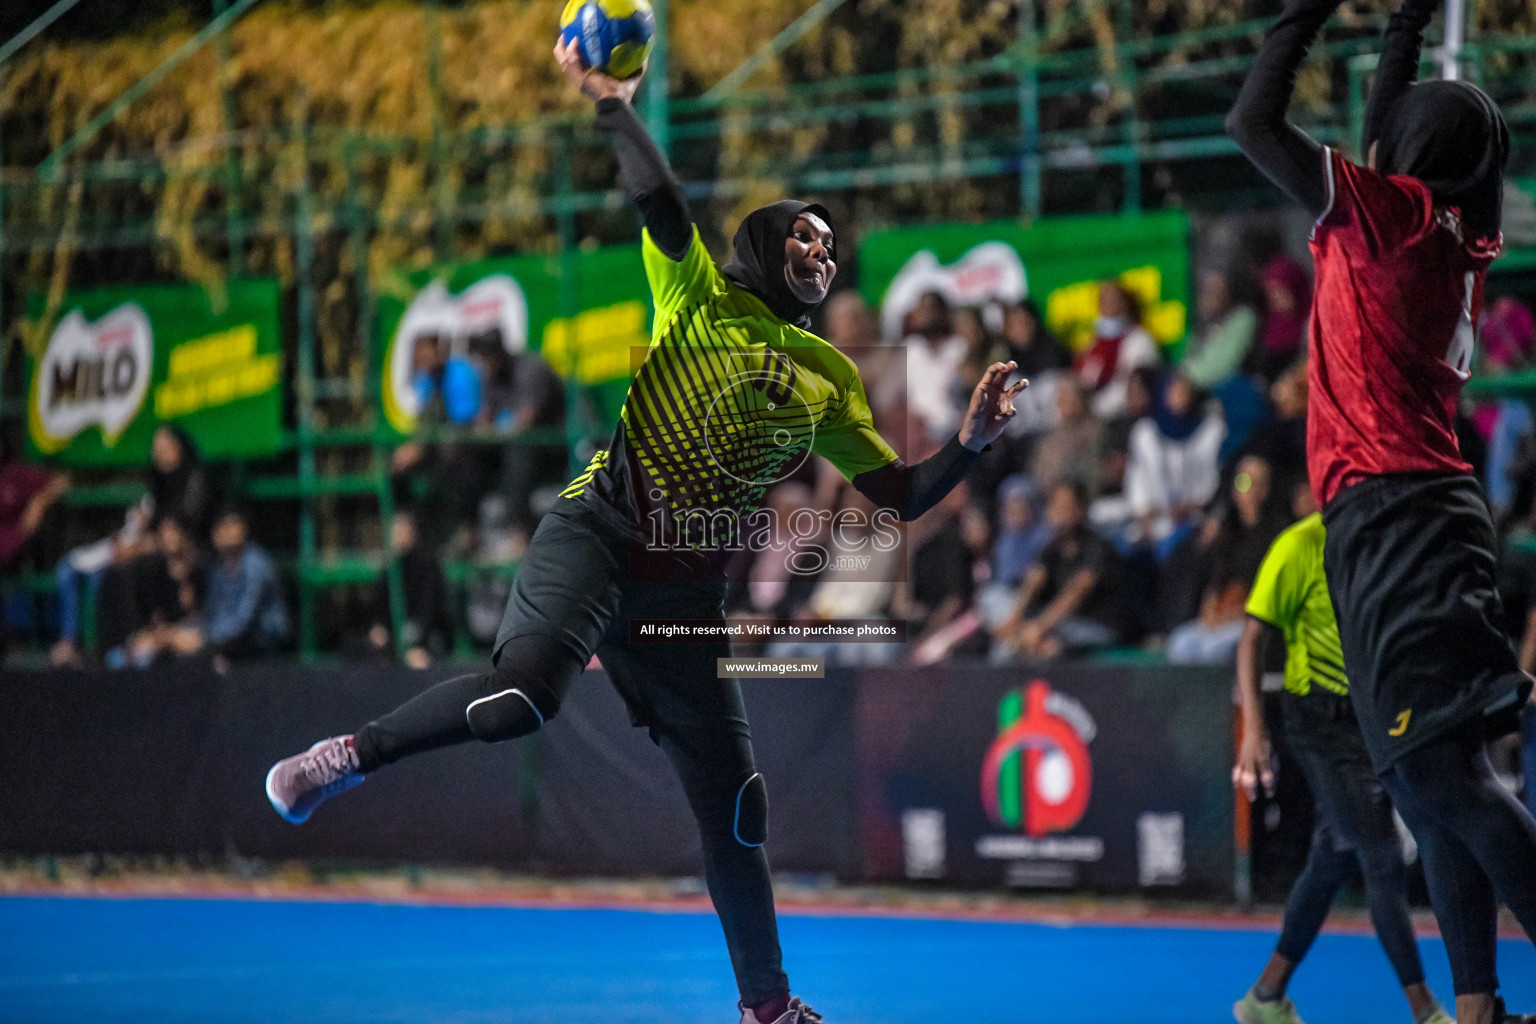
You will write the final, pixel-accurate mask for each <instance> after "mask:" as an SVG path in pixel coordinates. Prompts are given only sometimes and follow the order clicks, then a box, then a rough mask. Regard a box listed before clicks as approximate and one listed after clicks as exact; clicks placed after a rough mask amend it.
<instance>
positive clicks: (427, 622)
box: [368, 511, 453, 669]
mask: <svg viewBox="0 0 1536 1024" xmlns="http://www.w3.org/2000/svg"><path fill="white" fill-rule="evenodd" d="M389 543H390V547H391V549H393V551H394V553H395V558H397V559H398V560H399V562H400V583H401V586H402V587H403V589H404V591H405V593H404V598H405V622H404V624H403V639H404V641H405V664H406V665H408V666H410V667H411V668H414V669H425V668H430V667H431V665H432V661H433V659H434V658H441V657H442V656H443V655H445V654H446V653H447V652H448V643H449V640H450V639H451V634H452V631H453V627H452V616H451V614H450V611H449V596H448V584H447V581H446V580H445V579H444V577H443V564H442V562H441V561H440V560H439V559H438V557H437V555H436V554H435V553H433V551H432V550H431V548H429V547H428V545H427V544H425V543H424V542H423V541H422V539H421V531H420V529H419V527H418V524H417V522H416V516H415V515H414V514H413V513H411V512H406V511H400V512H396V513H395V515H394V518H393V519H391V520H390V523H389ZM377 592H378V594H379V596H380V597H381V598H382V600H381V601H380V603H379V605H378V606H376V607H375V609H374V621H373V624H372V625H371V626H370V627H369V630H368V643H369V645H370V647H371V648H372V650H373V652H374V654H375V655H377V656H380V657H382V658H385V659H389V658H392V657H393V654H394V644H393V639H394V635H393V632H392V630H391V628H390V622H391V619H392V618H393V616H392V615H391V613H390V609H389V577H388V574H387V573H385V574H381V575H380V577H379V582H378V588H377Z"/></svg>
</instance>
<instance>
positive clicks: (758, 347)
mask: <svg viewBox="0 0 1536 1024" xmlns="http://www.w3.org/2000/svg"><path fill="white" fill-rule="evenodd" d="M555 59H556V60H557V61H558V62H559V64H560V67H561V68H562V70H563V71H564V73H565V75H566V76H567V77H568V78H569V79H570V81H571V83H572V84H573V85H574V86H575V87H577V88H578V89H579V90H580V91H581V93H582V94H583V95H585V96H587V97H588V98H590V99H592V100H595V101H596V103H597V119H598V123H599V124H600V125H602V126H603V127H604V128H606V129H607V130H608V131H610V132H611V133H612V135H613V140H614V148H615V150H616V151H617V155H618V161H619V171H620V175H621V176H622V178H623V182H624V185H625V187H626V189H627V190H628V192H629V194H630V196H631V198H632V199H633V200H634V202H635V205H636V206H637V207H639V209H640V212H641V214H642V216H643V218H644V221H645V231H644V234H643V239H642V243H641V245H642V251H643V258H644V261H645V270H646V275H647V277H648V278H649V280H650V285H651V290H652V293H653V295H654V298H655V305H656V319H655V323H654V330H653V337H652V341H651V344H650V347H649V349H648V350H647V352H646V354H645V359H644V362H643V363H642V364H641V365H640V368H639V370H638V372H637V374H636V377H635V380H634V383H633V385H632V386H631V388H630V392H629V398H628V400H627V401H626V403H625V406H624V411H623V416H622V419H621V421H620V423H619V425H618V428H617V429H616V430H615V431H614V435H613V440H612V442H611V443H610V445H609V446H608V448H607V449H606V450H604V451H601V452H599V453H598V454H597V456H596V457H595V458H593V460H592V462H591V464H590V465H589V466H588V467H587V468H586V470H585V471H583V472H582V473H581V474H580V475H579V476H578V477H577V478H576V479H575V480H574V481H572V483H571V484H570V486H569V487H567V488H566V490H565V491H564V492H563V494H562V500H561V501H560V502H559V504H558V506H557V507H556V508H555V510H554V511H552V512H551V513H550V514H548V515H547V516H545V517H544V520H543V522H541V523H540V524H539V528H538V530H537V532H536V533H535V534H534V537H533V540H532V542H531V543H530V545H529V547H528V551H527V553H526V555H525V556H524V558H523V561H522V562H521V564H520V565H519V566H518V571H517V577H516V579H515V581H514V583H513V588H512V594H511V596H510V598H509V600H508V602H507V610H506V614H505V616H504V617H503V619H502V624H501V629H500V632H499V634H498V636H497V638H496V647H495V652H494V654H493V655H492V668H491V671H490V672H488V673H484V674H477V675H467V676H460V677H458V678H456V679H450V680H447V681H446V682H442V683H439V684H438V685H436V686H434V687H432V688H431V689H429V690H427V691H426V692H424V693H422V694H421V695H419V696H418V697H416V698H415V699H413V700H411V701H409V702H407V703H406V704H404V705H402V706H401V707H400V708H398V709H396V710H395V711H393V712H391V713H390V714H388V715H386V716H384V717H383V718H380V719H378V720H377V721H374V722H370V723H369V724H367V725H365V726H363V727H362V728H361V729H359V730H358V731H357V732H356V734H354V735H351V736H337V737H333V738H331V739H328V740H323V741H321V742H320V743H317V744H315V745H314V746H313V747H311V748H310V749H309V750H307V751H305V752H304V753H302V754H298V755H296V756H294V757H290V758H288V759H286V760H284V761H280V762H278V763H277V764H276V765H274V766H273V767H272V770H271V772H269V773H268V776H267V794H268V797H269V798H270V799H271V801H272V805H273V807H275V808H276V809H277V811H278V813H279V814H281V815H282V816H283V817H284V818H286V819H288V820H289V821H291V822H295V823H298V822H302V821H304V820H305V819H306V818H308V817H309V815H310V814H311V813H312V812H313V811H314V809H315V808H316V807H317V806H318V805H319V804H320V803H321V802H322V801H323V800H325V799H327V798H328V797H331V796H334V795H336V794H338V793H341V792H344V791H346V790H348V789H351V788H352V787H354V786H356V785H358V784H359V783H361V782H362V781H363V779H364V777H365V776H367V775H370V774H372V773H373V772H375V771H377V770H378V769H379V768H382V767H383V766H384V765H387V764H390V763H392V762H394V761H398V760H400V759H401V758H403V757H407V756H409V755H411V754H416V753H420V752H422V751H426V750H432V749H435V748H438V747H444V746H448V745H450V744H457V743H467V742H469V741H470V740H481V741H484V742H488V743H495V742H499V741H502V740H510V739H515V738H517V737H520V736H527V735H528V734H530V733H532V732H534V731H536V730H537V729H539V728H540V726H542V725H543V724H544V723H545V722H547V721H549V719H551V718H553V717H554V716H555V714H556V713H557V712H558V711H559V710H560V704H561V701H562V700H563V699H564V697H565V695H566V693H567V691H569V689H570V687H571V684H572V683H573V682H575V680H576V677H577V676H578V675H580V674H581V671H582V669H583V668H584V667H585V666H586V664H587V662H588V660H589V659H590V658H591V657H592V655H593V653H594V652H595V653H597V654H598V655H599V657H600V658H601V659H602V663H603V666H604V668H605V669H606V670H607V672H608V674H609V676H610V677H611V678H612V680H613V684H614V686H615V687H616V688H617V689H618V691H619V693H620V694H621V695H622V696H623V697H624V699H625V702H626V703H627V704H628V706H629V709H630V715H631V718H632V719H633V721H634V722H635V724H637V725H643V726H646V727H648V728H649V730H650V735H651V738H652V739H653V740H654V741H655V742H656V743H657V744H658V745H660V747H661V749H662V751H663V752H664V753H665V754H666V756H667V759H668V760H669V761H670V762H671V764H672V767H673V769H674V770H675V771H676V773H677V776H678V779H679V781H680V782H681V783H682V785H683V790H684V792H685V793H686V794H687V797H688V802H689V805H690V806H691V808H692V809H693V813H694V816H695V818H696V819H697V820H698V825H699V834H700V837H701V839H702V842H703V852H704V877H705V880H706V882H707V884H708V887H709V893H710V898H711V899H712V900H713V901H714V905H715V910H716V912H717V913H718V914H719V917H720V923H721V925H722V926H723V928H724V930H725V940H726V945H727V947H728V949H729V951H730V956H731V964H732V966H733V967H734V968H735V972H736V982H737V986H738V988H739V989H740V993H741V1003H740V1008H741V1010H742V1017H741V1021H742V1024H755V1022H769V1021H773V1022H776V1024H807V1022H813V1021H819V1020H821V1019H822V1018H821V1017H820V1016H819V1015H818V1014H816V1013H815V1012H814V1011H812V1010H811V1009H810V1008H809V1007H807V1006H805V1005H804V1004H803V1003H801V1002H800V1000H799V999H793V998H791V997H790V989H789V981H788V978H787V977H786V976H785V974H784V970H783V968H782V966H781V958H780V953H779V938H778V926H777V924H776V922H775V918H774V908H773V889H772V885H771V883H770V880H769V874H768V860H767V857H766V856H765V855H764V852H763V849H762V847H763V843H764V841H765V840H766V839H767V835H768V831H767V828H768V795H767V790H766V788H765V786H764V783H763V779H762V776H761V775H759V774H758V773H757V770H756V768H755V767H754V765H753V758H752V742H751V736H750V732H749V730H748V726H747V719H746V714H745V710H744V707H743V704H742V698H741V691H740V688H739V686H738V684H737V683H736V682H735V681H734V680H729V679H726V680H722V679H717V678H716V659H717V658H720V657H725V656H727V655H728V654H729V653H730V649H729V644H728V643H727V642H726V641H725V640H723V639H722V640H720V641H718V642H710V643H665V642H664V643H644V644H633V645H632V644H631V643H630V642H629V635H630V629H629V622H630V619H631V618H634V617H645V618H654V619H693V620H701V619H702V620H710V621H718V622H721V623H722V625H723V617H722V613H721V596H722V586H721V584H722V582H723V579H724V566H725V563H726V561H727V560H728V559H729V557H730V555H731V554H732V548H733V544H732V543H731V540H730V535H731V534H732V533H733V530H732V524H733V523H737V522H739V520H740V518H742V517H745V516H746V515H747V514H749V513H751V512H752V511H753V510H755V509H757V508H758V507H759V505H760V504H761V501H762V498H763V494H764V492H765V491H766V489H767V488H768V486H769V485H771V484H772V483H773V482H774V481H775V480H777V479H778V478H779V477H780V476H782V475H783V474H784V473H785V472H786V471H788V470H792V469H793V468H794V466H795V465H797V464H798V463H799V461H800V460H803V459H804V458H805V457H806V456H807V453H808V452H815V453H817V454H819V455H822V456H824V457H826V458H827V459H828V460H830V461H831V462H832V463H833V465H835V466H836V467H837V468H838V469H839V470H841V471H842V472H843V474H844V475H846V476H847V477H849V478H850V479H851V480H852V481H853V483H854V486H855V487H857V488H858V489H859V490H860V491H861V492H862V493H863V494H865V495H866V496H867V497H869V498H870V499H871V500H872V501H873V502H874V503H875V504H876V505H878V506H882V507H885V508H891V509H893V510H894V511H895V513H896V515H897V516H898V517H899V518H901V519H911V518H915V517H917V516H920V515H922V514H923V512H924V511H926V510H927V509H928V508H930V507H932V506H933V505H934V504H935V503H936V502H938V501H939V500H940V499H941V498H943V497H944V495H945V494H947V493H948V492H949V491H950V490H951V489H952V488H953V487H954V486H955V485H956V484H957V483H958V482H959V481H960V480H961V478H962V477H964V476H965V474H966V472H967V470H969V469H970V467H971V466H972V464H973V463H974V462H975V460H976V457H977V453H978V452H979V451H981V449H982V448H984V447H985V446H986V445H987V444H988V443H989V442H991V441H992V440H993V439H994V438H996V437H997V435H998V434H999V433H1001V432H1002V429H1003V427H1004V426H1005V425H1006V424H1007V421H1008V419H1009V418H1010V417H1012V416H1013V413H1014V409H1013V398H1014V396H1016V395H1017V394H1018V393H1019V392H1020V391H1021V390H1023V388H1024V387H1025V385H1026V382H1025V381H1022V380H1021V381H1018V382H1017V383H1015V384H1013V385H1011V386H1010V385H1009V384H1008V383H1007V378H1008V376H1009V374H1010V373H1011V371H1012V370H1013V369H1014V364H1013V363H1006V364H1005V363H994V364H993V365H992V366H990V367H988V368H987V370H986V372H985V373H984V374H983V375H982V379H981V381H980V383H978V384H977V385H976V389H975V390H974V391H973V392H972V393H971V399H970V408H969V410H968V412H967V415H966V417H965V420H964V424H963V426H962V427H961V429H960V431H959V434H958V435H957V436H956V437H954V438H952V439H951V440H950V441H949V443H948V444H946V445H945V446H944V448H943V449H942V450H941V451H939V452H938V453H937V454H935V455H934V456H933V457H931V458H929V459H927V460H925V461H924V462H922V463H920V464H918V465H915V466H906V465H903V464H902V462H901V460H900V459H898V458H897V457H896V454H895V452H894V451H892V450H891V447H890V446H889V445H888V444H886V443H885V441H884V440H883V439H882V438H881V437H880V435H879V434H878V433H877V432H876V431H875V428H874V425H873V421H872V419H871V416H870V410H869V406H868V404H867V403H866V401H865V398H864V389H863V386H862V385H861V384H860V382H859V377H858V372H857V370H856V369H855V367H854V364H853V362H852V361H851V360H849V359H848V358H847V357H846V356H844V355H842V354H841V353H839V352H838V351H837V350H836V349H835V348H833V347H832V346H831V345H829V344H828V343H826V342H825V341H823V340H822V339H820V338H818V337H816V336H815V335H813V334H811V333H809V332H808V331H807V330H806V328H807V327H808V326H809V320H808V318H807V314H809V313H810V311H811V310H813V309H815V308H816V306H817V305H819V304H820V303H821V301H822V300H823V299H825V298H826V295H827V289H828V287H829V286H830V285H831V283H832V279H833V277H834V276H835V275H836V273H837V262H836V251H837V250H836V236H835V234H834V232H833V230H832V226H831V218H830V216H829V215H828V213H827V211H826V210H825V209H824V208H822V207H820V206H817V205H814V204H811V203H803V202H798V201H794V200H785V201H783V202H779V203H774V204H772V205H770V206H765V207H763V208H762V209H759V210H755V211H753V212H752V213H751V214H749V215H748V216H747V218H746V219H745V220H744V221H743V222H742V224H741V226H740V228H739V229H738V230H737V232H736V237H735V242H734V249H735V251H734V253H733V257H732V259H731V261H730V262H729V263H727V264H726V265H725V266H724V267H716V265H715V264H714V262H713V261H712V260H711V259H710V257H709V254H708V253H707V252H706V251H705V249H704V246H703V243H702V242H701V241H700V240H699V234H698V230H697V229H696V228H695V227H694V225H693V223H692V221H691V219H690V217H689V213H688V206H687V203H686V202H685V200H684V198H683V191H682V187H681V186H680V185H679V184H678V182H677V180H676V178H675V177H674V176H673V174H672V171H671V168H670V167H668V165H667V162H666V160H665V158H664V157H663V156H662V155H661V153H660V151H659V150H657V148H656V146H655V144H654V143H653V142H652V141H651V139H650V138H649V137H648V136H647V135H646V133H645V130H644V128H643V127H642V126H641V124H640V122H639V120H638V119H637V118H636V116H635V114H634V111H633V110H632V109H631V108H630V100H631V98H632V97H633V96H634V93H635V89H636V88H637V86H638V85H639V77H638V76H636V77H635V78H631V79H625V80H616V79H613V78H610V77H608V76H606V75H603V74H600V73H597V72H593V71H589V70H585V69H584V68H583V67H582V64H581V62H580V60H579V58H578V57H577V54H576V51H575V49H574V48H566V47H563V46H562V47H556V49H555ZM721 533H724V534H725V535H726V537H725V538H724V539H723V540H722V538H721V537H720V536H719V534H721ZM706 535H707V536H706ZM679 538H684V539H685V540H683V541H679V540H678V539H679Z"/></svg>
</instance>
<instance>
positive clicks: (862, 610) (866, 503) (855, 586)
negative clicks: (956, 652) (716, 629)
mask: <svg viewBox="0 0 1536 1024" xmlns="http://www.w3.org/2000/svg"><path fill="white" fill-rule="evenodd" d="M844 496H845V497H846V499H847V500H846V504H844V505H843V506H842V508H840V509H839V510H838V513H837V518H836V519H834V521H833V522H834V524H835V525H834V527H833V529H832V531H831V534H830V541H831V543H829V544H828V548H827V550H828V553H829V554H830V555H831V556H832V557H833V559H834V561H833V564H832V565H831V566H830V567H829V568H828V569H827V570H826V571H825V572H823V573H822V574H821V575H820V576H819V577H817V580H816V584H815V588H814V589H813V590H812V591H811V596H810V599H809V600H807V601H806V602H805V605H804V607H803V608H802V609H801V612H800V618H801V621H802V622H808V623H815V622H827V621H830V620H833V619H883V618H885V617H886V616H887V615H888V614H889V612H890V607H891V600H892V598H893V596H894V593H895V589H896V586H895V584H894V583H892V582H891V581H892V580H894V579H895V578H896V574H897V572H898V571H899V570H900V569H901V567H902V566H901V563H902V561H903V559H904V551H903V549H902V548H901V546H900V545H897V544H888V543H885V541H884V539H883V538H881V537H879V535H878V534H877V531H876V530H875V521H874V515H875V511H876V509H875V506H874V504H873V503H872V502H871V501H870V500H869V499H868V498H866V497H864V496H863V495H862V494H860V493H858V492H857V491H855V490H854V489H853V488H852V487H849V488H847V490H846V491H845V492H844ZM843 554H849V555H855V556H858V557H859V558H867V559H868V561H867V562H864V563H860V562H858V561H855V560H851V559H849V560H843V559H838V558H837V556H838V555H843ZM766 653H767V655H768V656H769V657H775V658H825V659H826V660H827V663H828V664H832V665H884V664H889V663H890V662H891V661H894V660H895V659H897V658H899V657H901V655H902V653H903V645H902V644H898V643H883V642H877V643H838V642H833V641H826V640H811V641H798V642H790V641H781V642H778V643H774V644H770V645H769V646H768V649H767V651H766Z"/></svg>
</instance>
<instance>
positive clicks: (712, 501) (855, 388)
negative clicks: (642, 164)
mask: <svg viewBox="0 0 1536 1024" xmlns="http://www.w3.org/2000/svg"><path fill="white" fill-rule="evenodd" d="M642 252H643V255H644V259H645V264H646V274H647V277H648V279H649V280H650V283H651V291H652V295H653V297H654V300H655V305H656V317H655V324H654V329H653V337H652V340H651V344H650V346H649V348H648V349H647V350H646V352H645V354H644V358H643V361H641V362H640V366H639V368H638V370H637V371H636V374H635V379H634V382H633V383H632V384H631V385H630V390H629V396H628V398H627V399H626V401H625V403H624V410H623V414H622V418H621V422H620V423H619V425H618V428H617V429H616V430H615V432H614V437H613V441H612V443H611V444H610V445H609V447H608V448H607V449H605V450H603V451H599V452H598V453H597V454H596V455H595V456H594V457H593V459H592V461H591V463H590V464H589V465H588V466H587V467H586V469H585V470H583V471H582V472H581V473H580V474H579V475H578V476H577V477H576V478H575V479H574V480H572V481H571V483H570V484H569V485H568V486H567V487H566V488H565V490H564V491H563V492H562V496H563V497H567V498H573V499H576V500H579V501H582V502H584V503H586V504H588V505H589V506H592V507H594V508H596V509H597V510H598V511H599V512H600V513H601V512H607V513H609V514H610V517H611V516H612V514H613V513H619V514H622V515H623V516H624V518H625V519H626V520H627V521H628V523H629V525H630V527H631V528H632V529H634V530H636V531H637V532H639V531H641V530H644V529H645V528H646V527H647V526H648V525H649V524H650V523H652V522H653V521H655V520H657V519H658V518H663V519H675V518H676V517H678V516H681V515H685V514H687V513H689V512H695V511H698V512H704V513H712V512H715V511H719V510H730V511H734V512H740V513H746V512H750V511H752V510H754V509H756V508H758V507H759V506H760V505H761V504H762V499H763V495H764V493H765V492H766V490H767V488H768V487H770V486H771V485H772V484H774V483H775V482H777V481H779V480H781V479H783V478H784V477H785V476H787V475H789V474H791V473H793V472H794V471H795V470H796V469H798V468H799V466H800V465H801V464H802V463H804V461H805V460H806V459H807V458H808V457H809V455H810V453H811V452H816V453H818V454H821V455H824V456H825V457H827V458H828V459H829V460H831V462H832V463H833V464H834V465H835V466H837V468H838V469H839V470H840V471H842V472H843V474H844V475H845V476H847V477H848V478H849V479H852V478H853V477H854V476H856V475H858V474H859V473H863V472H867V471H869V470H871V469H877V468H879V467H881V466H884V465H886V464H888V463H890V462H891V461H893V460H894V459H895V458H896V454H895V452H894V451H893V450H892V449H891V448H890V446H889V445H887V444H886V443H885V441H884V440H883V439H881V438H880V436H879V434H878V433H876V432H875V429H874V425H873V419H872V416H871V414H870V410H869V404H868V402H867V400H866V399H865V396H864V389H863V385H862V384H861V382H860V381H859V377H858V371H857V368H856V367H855V366H854V364H853V362H852V361H851V360H850V359H848V357H847V356H845V355H843V354H842V353H841V352H839V351H838V350H837V349H836V348H834V347H833V346H832V345H830V344H828V343H827V342H825V341H823V340H822V339H821V338H818V337H816V336H815V335H813V334H810V333H809V332H806V331H803V330H801V329H800V328H798V327H796V326H794V325H793V324H788V323H785V322H784V321H782V320H780V319H778V318H777V317H775V316H774V315H773V314H772V313H770V312H769V311H768V308H767V307H766V306H764V305H763V303H762V302H761V301H759V300H758V299H757V298H756V297H754V296H753V295H751V294H750V293H748V292H746V291H744V290H742V289H741V288H739V287H737V286H736V285H735V284H734V283H733V282H731V281H729V280H727V279H726V278H725V277H724V276H723V275H722V274H721V273H720V272H719V270H718V268H717V267H716V266H715V264H714V262H713V260H711V259H710V257H709V255H708V253H707V252H706V251H705V249H704V247H703V243H702V242H701V241H700V240H699V237H698V231H697V229H695V231H694V237H693V241H692V243H691V245H690V246H689V249H688V251H687V252H686V253H685V254H684V256H683V258H682V259H681V260H673V259H671V258H670V257H668V256H667V255H666V254H665V253H663V252H661V251H660V250H659V249H657V248H656V246H655V244H654V243H653V242H652V241H651V239H650V236H649V234H647V235H646V236H645V238H644V241H643V243H642Z"/></svg>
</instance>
